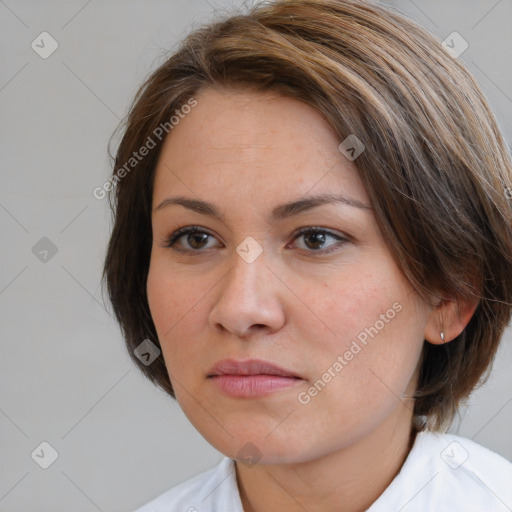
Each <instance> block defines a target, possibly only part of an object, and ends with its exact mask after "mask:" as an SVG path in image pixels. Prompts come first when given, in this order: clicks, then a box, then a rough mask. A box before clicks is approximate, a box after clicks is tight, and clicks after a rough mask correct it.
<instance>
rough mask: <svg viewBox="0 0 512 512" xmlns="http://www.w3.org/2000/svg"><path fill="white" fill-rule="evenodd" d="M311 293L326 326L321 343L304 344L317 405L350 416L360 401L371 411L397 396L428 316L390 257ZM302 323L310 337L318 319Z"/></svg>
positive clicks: (407, 377)
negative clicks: (335, 405)
mask: <svg viewBox="0 0 512 512" xmlns="http://www.w3.org/2000/svg"><path fill="white" fill-rule="evenodd" d="M368 269H372V270H368ZM373 269H375V270H373ZM312 297H313V300H312V303H313V304H314V305H315V308H314V309H315V311H318V312H319V313H318V316H319V317H320V319H321V320H322V323H323V324H324V325H325V326H327V327H328V329H325V330H324V331H323V332H325V334H324V335H323V336H322V337H321V338H317V339H319V340H321V342H319V343H315V344H310V346H309V347H308V360H309V361H310V367H311V369H312V377H314V379H313V380H314V382H318V379H320V381H321V382H318V387H319V388H321V391H319V392H318V395H316V396H315V399H314V400H315V401H317V402H318V405H320V403H322V401H323V400H328V401H329V402H331V406H332V402H337V403H338V404H339V405H340V406H341V409H343V410H344V412H345V413H347V412H348V411H350V410H352V414H353V410H354V408H357V407H361V406H363V404H366V406H367V407H368V409H371V408H373V407H379V404H383V405H384V404H386V403H387V404H388V405H389V401H390V400H391V401H396V400H398V398H397V396H398V397H399V396H401V394H402V393H403V392H404V391H405V388H406V387H407V385H408V383H409V380H410V379H411V377H412V375H413V373H414V370H415V368H416V364H417V361H418V359H419V357H420V353H421V348H422V345H423V332H424V326H425V322H426V316H427V311H426V309H425V308H424V307H423V306H422V303H421V301H420V300H419V299H418V298H417V297H416V295H415V294H414V293H413V292H412V289H411V288H410V286H409V285H408V283H407V282H406V281H405V279H404V278H403V276H402V275H401V274H400V273H399V271H398V269H396V267H395V266H394V265H392V264H391V263H390V261H388V260H381V261H377V262H374V264H373V265H368V264H367V263H365V264H364V265H361V267H360V271H356V270H355V269H352V272H350V273H347V274H346V275H343V276H342V277H341V275H340V276H339V277H338V278H333V279H332V280H331V281H330V282H329V285H328V286H323V287H322V293H319V294H314V295H312ZM302 322H303V323H302V325H301V326H300V327H299V330H303V331H305V332H309V333H310V336H308V337H311V336H312V333H313V332H314V330H315V329H317V328H318V325H319V322H318V320H316V319H313V318H312V316H311V315H310V316H309V318H307V319H306V318H304V319H303V320H302ZM340 358H341V360H340ZM333 375H334V377H333ZM324 382H327V383H326V384H325V387H322V385H323V383H324ZM313 393H315V391H313ZM320 395H322V398H320ZM327 409H329V410H332V408H331V407H328V408H327ZM327 409H326V410H327ZM341 409H339V410H341Z"/></svg>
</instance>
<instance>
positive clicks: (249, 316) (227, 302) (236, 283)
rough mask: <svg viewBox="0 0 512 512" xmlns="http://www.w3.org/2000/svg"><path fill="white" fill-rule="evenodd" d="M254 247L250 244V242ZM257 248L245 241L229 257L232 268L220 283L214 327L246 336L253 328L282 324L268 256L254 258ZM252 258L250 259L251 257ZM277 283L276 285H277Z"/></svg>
mask: <svg viewBox="0 0 512 512" xmlns="http://www.w3.org/2000/svg"><path fill="white" fill-rule="evenodd" d="M248 243H249V244H251V242H250V241H249V242H248ZM254 249H255V246H254V245H252V246H251V245H249V251H247V246H246V245H245V242H242V244H240V246H239V247H238V248H237V251H236V252H235V251H234V252H233V254H232V256H231V258H230V268H229V269H228V272H227V274H226V275H225V276H224V279H223V280H222V282H221V283H220V288H219V290H220V291H219V293H218V295H217V300H216V303H215V304H214V306H213V309H212V311H211V314H210V320H211V322H212V323H213V324H214V325H217V326H219V325H221V326H223V327H224V328H225V329H226V330H228V331H231V332H234V333H236V334H237V335H238V336H243V335H244V334H245V333H246V332H247V331H248V330H249V329H250V328H251V326H253V325H259V326H261V325H264V326H268V327H270V328H271V329H272V330H274V329H277V328H278V327H279V325H280V323H281V322H282V321H283V312H282V306H281V304H280V302H279V298H278V291H277V290H276V289H274V287H273V286H274V285H273V283H274V281H273V280H272V279H271V276H270V274H272V272H271V271H270V270H269V269H268V268H267V261H268V258H266V257H265V253H264V252H262V251H261V250H260V253H259V254H258V255H257V256H256V257H254V252H252V254H251V251H254ZM248 255H249V257H248ZM274 284H275V283H274Z"/></svg>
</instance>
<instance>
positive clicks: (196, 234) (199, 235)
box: [189, 233, 208, 249]
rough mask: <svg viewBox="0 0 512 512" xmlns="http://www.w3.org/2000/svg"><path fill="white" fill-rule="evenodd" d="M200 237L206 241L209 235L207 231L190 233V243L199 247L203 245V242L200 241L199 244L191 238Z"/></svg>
mask: <svg viewBox="0 0 512 512" xmlns="http://www.w3.org/2000/svg"><path fill="white" fill-rule="evenodd" d="M198 238H202V239H203V240H204V241H206V239H207V238H208V235H207V234H206V233H195V234H192V235H189V243H190V245H191V246H192V247H194V248H196V249H197V248H198V246H199V248H200V247H201V242H200V241H199V244H196V243H195V242H193V243H191V242H190V241H191V240H197V239H198Z"/></svg>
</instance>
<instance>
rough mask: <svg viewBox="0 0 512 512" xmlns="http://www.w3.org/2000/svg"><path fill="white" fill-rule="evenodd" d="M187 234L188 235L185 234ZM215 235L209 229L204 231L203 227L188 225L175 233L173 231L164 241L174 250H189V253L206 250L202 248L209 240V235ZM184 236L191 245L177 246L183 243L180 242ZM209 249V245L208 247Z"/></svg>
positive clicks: (164, 245) (165, 244) (164, 244)
mask: <svg viewBox="0 0 512 512" xmlns="http://www.w3.org/2000/svg"><path fill="white" fill-rule="evenodd" d="M185 235H187V236H185ZM212 236H213V235H212V234H210V233H208V232H207V231H204V229H203V228H201V227H200V226H186V227H183V228H180V229H178V230H176V231H175V232H174V233H172V234H171V235H170V236H169V238H167V239H166V240H165V241H164V243H163V245H162V246H163V247H168V248H170V249H172V250H174V251H178V252H188V253H194V252H195V253H199V252H205V251H203V250H201V249H204V248H205V242H206V241H207V240H208V237H212ZM181 238H183V239H184V240H185V241H186V242H185V243H186V244H188V246H189V247H185V248H177V247H176V246H177V245H178V246H179V245H181V243H178V244H177V242H179V240H180V239H181ZM206 248H207V249H208V248H209V247H206Z"/></svg>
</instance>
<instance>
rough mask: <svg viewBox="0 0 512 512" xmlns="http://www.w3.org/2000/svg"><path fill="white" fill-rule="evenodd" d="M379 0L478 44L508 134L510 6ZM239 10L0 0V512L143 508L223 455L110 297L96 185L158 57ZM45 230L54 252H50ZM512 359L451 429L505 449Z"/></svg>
mask: <svg viewBox="0 0 512 512" xmlns="http://www.w3.org/2000/svg"><path fill="white" fill-rule="evenodd" d="M385 3H392V4H393V5H395V6H397V7H398V8H399V9H400V10H402V11H403V12H405V13H408V14H409V15H410V16H411V17H413V18H414V19H415V20H417V21H418V22H419V23H420V24H421V25H423V26H424V27H425V28H427V29H429V30H430V31H432V32H433V33H435V34H437V35H438V36H440V37H441V39H444V38H445V37H446V36H448V34H450V33H451V32H453V31H457V32H459V33H460V34H461V35H462V36H463V37H464V39H466V40H467V41H468V43H469V48H468V49H467V50H466V52H465V53H464V54H463V55H462V56H461V57H460V58H461V59H462V60H463V61H465V62H466V63H467V64H468V65H469V66H470V68H471V69H472V70H473V72H474V74H475V77H476V79H477V80H478V81H479V83H480V84H481V86H482V87H483V89H484V91H485V92H486V94H487V95H488V96H489V98H490V100H491V103H492V105H493V107H494V109H495V111H496V114H497V117H498V119H499V121H500V123H501V125H502V128H503V130H504V132H505V134H506V136H507V140H508V141H509V144H510V140H511V139H512V124H511V123H512V99H511V98H512V67H511V65H510V63H511V62H512V31H511V30H510V23H511V21H512V0H500V1H496V0H473V1H468V0H458V1H444V2H441V1H420V0H416V1H415V2H413V1H411V0H403V1H395V2H385ZM233 4H234V5H235V6H238V7H240V6H242V2H240V1H234V0H233V2H230V1H225V2H220V1H216V2H214V0H209V2H207V1H206V0H193V1H191V0H167V1H158V0H152V1H148V0H144V1H141V0H129V1H124V2H122V1H114V0H92V1H86V0H80V1H44V2H43V1H22V0H18V1H15V0H6V1H0V34H1V35H0V38H1V50H0V51H1V62H2V65H1V67H0V109H1V111H0V115H1V119H2V122H1V126H0V130H1V131H0V141H1V142H0V144H1V151H0V162H1V165H0V172H1V189H0V226H1V233H2V245H1V247H2V250H1V265H0V315H1V320H0V336H1V337H0V340H1V341H0V343H1V354H2V357H1V358H0V393H1V394H0V442H1V452H0V453H1V459H2V462H1V465H0V511H52V512H59V511H67V512H69V511H76V512H78V511H84V512H85V511H96V510H102V511H126V510H133V509H134V508H136V507H138V506H140V505H141V504H143V503H145V502H147V501H149V500H150V499H151V498H153V497H154V496H156V495H157V494H159V493H161V492H163V491H164V490H166V489H167V488H169V487H171V486H173V485H175V484H176V483H178V482H181V481H183V480H185V479H187V478H189V477H191V476H193V475H195V474H197V473H198V472H200V471H203V470H205V469H207V468H209V467H212V466H213V465H214V464H216V463H217V462H218V461H219V460H220V459H221V457H222V455H221V454H220V453H218V452H217V451H216V450H214V449H213V448H212V447H211V446H210V445H209V444H208V443H207V442H206V441H205V440H204V439H203V438H202V437H201V436H200V435H199V434H198V432H197V431H196V430H195V429H194V428H193V427H192V425H191V424H190V423H189V422H188V420H187V419H186V418H185V416H184V415H183V413H182V412H181V411H180V409H179V407H178V406H177V405H176V403H175V402H174V401H173V400H171V399H170V398H168V397H166V395H165V394H164V393H163V392H162V391H160V390H158V389H157V388H155V387H154V386H153V385H152V384H150V383H149V382H147V381H146V380H145V379H144V378H143V377H142V376H141V374H140V373H139V372H138V370H137V369H136V368H135V367H134V366H133V365H132V363H131V361H130V360H129V358H128V355H127V354H126V353H125V348H124V345H123V341H122V339H121V336H120V332H119V329H118V327H117V325H116V324H115V322H114V321H113V319H112V318H111V317H110V315H109V314H108V313H107V311H106V309H105V305H104V303H103V299H102V295H101V290H100V274H101V268H102V262H103V256H104V252H105V248H106V243H107V240H108V233H109V229H110V216H109V212H108V209H107V202H106V200H97V199H95V198H94V197H93V195H92V191H93V189H94V188H95V187H97V186H101V185H102V184H103V183H104V182H105V180H106V179H107V178H108V176H109V173H110V168H109V162H108V158H107V153H106V149H107V142H108V139H109V137H110V135H111V134H112V132H113V130H114V128H115V127H116V126H117V123H118V121H119V120H120V119H121V118H122V117H123V116H124V115H125V114H126V112H127V108H128V104H129V102H130V100H131V98H132V96H133V94H134V93H135V90H136V88H137V86H138V85H139V84H140V83H141V81H142V80H143V78H144V77H145V76H146V74H147V73H148V72H149V71H150V70H152V69H154V68H155V67H156V66H157V65H158V64H159V63H160V62H161V61H162V51H163V50H164V49H171V48H173V47H174V46H175V44H176V43H177V41H178V40H179V39H180V38H182V37H183V36H184V35H185V33H186V32H187V31H188V30H189V29H190V28H191V27H192V26H193V25H198V24H199V23H201V22H203V21H207V20H209V19H210V18H211V16H212V14H214V13H215V12H216V11H218V10H220V11H223V9H224V8H225V7H229V6H231V5H233ZM43 31H47V32H49V33H50V34H51V36H52V37H53V38H54V39H55V40H56V41H57V42H58V45H59V47H58V49H57V50H56V51H55V52H54V53H53V54H52V55H51V56H50V57H48V58H46V59H43V58H41V57H40V56H39V55H38V54H37V53H36V52H35V51H34V50H33V49H32V48H31V43H32V41H33V40H35V39H36V38H37V37H38V36H39V34H40V33H41V32H43ZM36 41H37V39H36ZM46 48H48V46H47V45H46ZM43 237H46V238H48V239H49V240H50V241H51V243H52V244H53V245H54V246H55V248H56V250H57V252H56V253H55V254H52V252H51V250H50V252H48V254H47V255H46V256H44V253H38V251H42V250H43V249H44V248H45V247H46V249H48V247H47V246H48V243H49V242H48V241H47V240H43V241H40V240H41V239H42V238H43ZM36 244H39V245H36ZM41 244H42V245H41ZM45 244H46V245H45ZM34 246H36V249H33V248H34ZM34 253H36V254H34ZM45 257H46V261H42V260H41V258H43V259H44V258H45ZM107 309H108V307H107ZM511 367H512V348H511V333H510V329H509V331H508V332H507V334H506V337H505V340H504V343H503V344H502V346H501V349H500V352H499V355H498V357H497V361H496V364H495V365H494V368H493V372H492V375H491V378H490V380H489V381H488V383H487V384H486V385H485V386H484V387H483V388H481V389H480V390H478V391H477V392H475V393H474V394H473V396H472V398H471V400H470V402H469V407H468V408H467V409H465V410H463V411H462V415H461V418H462V421H461V423H460V425H458V423H457V424H456V425H454V427H452V428H451V429H450V431H451V432H458V433H459V434H461V435H464V436H466V437H469V438H472V439H474V440H475V441H476V442H478V443H480V444H482V445H484V446H487V447H489V448H491V449H493V450H495V451H497V452H499V453H501V454H502V455H504V456H505V457H507V458H509V459H512V438H511V435H510V432H511V426H512V404H511V401H512V374H511V372H510V368H511ZM43 441H46V442H48V443H50V445H51V446H53V448H54V449H55V450H56V451H57V452H58V454H59V456H58V458H57V460H56V461H55V462H54V463H53V464H52V465H51V466H50V467H49V468H48V469H46V470H45V469H42V468H41V467H39V466H38V465H37V464H36V463H35V462H34V460H33V459H32V458H31V453H32V452H33V451H34V449H36V448H37V447H38V446H39V445H40V443H41V442H43ZM48 454H49V452H48V450H47V451H46V454H45V457H47V456H48Z"/></svg>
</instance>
